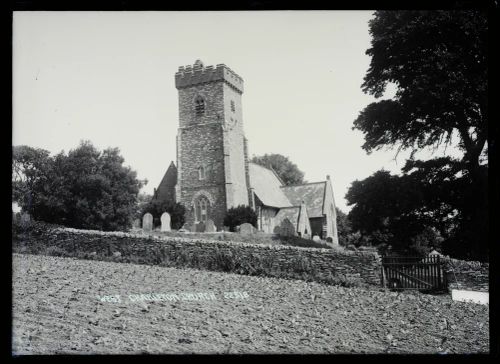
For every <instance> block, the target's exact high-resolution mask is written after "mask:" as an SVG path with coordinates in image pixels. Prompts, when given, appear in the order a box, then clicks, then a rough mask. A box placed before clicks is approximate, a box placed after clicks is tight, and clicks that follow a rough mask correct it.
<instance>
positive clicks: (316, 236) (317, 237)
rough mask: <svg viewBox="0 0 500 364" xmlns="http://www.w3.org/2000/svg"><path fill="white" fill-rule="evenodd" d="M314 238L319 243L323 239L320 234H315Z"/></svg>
mask: <svg viewBox="0 0 500 364" xmlns="http://www.w3.org/2000/svg"><path fill="white" fill-rule="evenodd" d="M313 240H314V241H315V242H317V243H319V242H320V241H321V238H320V237H319V236H318V235H314V236H313Z"/></svg>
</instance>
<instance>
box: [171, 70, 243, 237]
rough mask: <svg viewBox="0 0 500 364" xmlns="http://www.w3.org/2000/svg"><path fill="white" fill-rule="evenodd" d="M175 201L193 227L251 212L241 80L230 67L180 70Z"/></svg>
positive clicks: (176, 81)
mask: <svg viewBox="0 0 500 364" xmlns="http://www.w3.org/2000/svg"><path fill="white" fill-rule="evenodd" d="M175 86H176V88H177V90H178V92H179V129H178V133H177V184H176V187H175V197H176V201H177V202H180V203H181V204H183V205H184V206H185V207H186V222H187V223H189V224H193V223H197V222H200V221H202V222H206V221H207V220H208V219H211V220H213V221H214V223H215V225H216V226H217V228H218V229H221V228H222V227H223V220H224V216H225V214H226V211H227V210H228V209H229V208H231V207H235V206H238V205H250V206H252V207H253V201H252V200H253V193H252V192H251V190H250V188H249V186H250V181H249V174H248V173H249V172H248V156H247V148H246V143H247V142H246V139H245V136H244V133H243V117H242V115H243V113H242V109H241V108H242V104H241V95H242V93H243V79H242V78H241V77H240V76H238V75H237V74H236V73H235V72H233V71H232V70H231V69H230V68H229V67H227V66H225V65H223V64H219V65H217V66H216V67H215V68H214V67H213V66H208V67H205V66H204V65H203V63H202V62H201V61H199V60H198V61H196V63H195V64H194V65H193V66H185V67H182V66H181V67H179V71H178V72H177V73H176V74H175Z"/></svg>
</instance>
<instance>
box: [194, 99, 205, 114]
mask: <svg viewBox="0 0 500 364" xmlns="http://www.w3.org/2000/svg"><path fill="white" fill-rule="evenodd" d="M194 108H195V111H196V115H197V116H200V115H203V114H204V113H205V99H204V98H203V97H201V96H197V97H196V99H195V100H194Z"/></svg>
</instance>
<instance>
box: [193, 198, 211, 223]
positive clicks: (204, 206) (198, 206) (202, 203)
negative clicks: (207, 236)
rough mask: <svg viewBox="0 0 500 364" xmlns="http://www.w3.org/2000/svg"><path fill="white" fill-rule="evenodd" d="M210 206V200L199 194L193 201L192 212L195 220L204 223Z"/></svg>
mask: <svg viewBox="0 0 500 364" xmlns="http://www.w3.org/2000/svg"><path fill="white" fill-rule="evenodd" d="M209 207H210V202H208V199H207V198H206V197H204V196H201V197H200V198H198V199H197V200H196V202H195V203H194V212H195V219H196V222H203V223H206V222H207V220H208V209H209Z"/></svg>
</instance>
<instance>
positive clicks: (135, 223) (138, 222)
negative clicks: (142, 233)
mask: <svg viewBox="0 0 500 364" xmlns="http://www.w3.org/2000/svg"><path fill="white" fill-rule="evenodd" d="M132 227H133V228H134V229H139V228H140V227H141V220H140V219H135V220H134V221H133V222H132Z"/></svg>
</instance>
